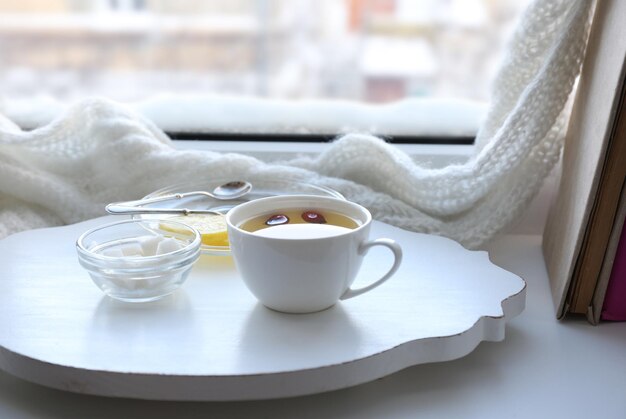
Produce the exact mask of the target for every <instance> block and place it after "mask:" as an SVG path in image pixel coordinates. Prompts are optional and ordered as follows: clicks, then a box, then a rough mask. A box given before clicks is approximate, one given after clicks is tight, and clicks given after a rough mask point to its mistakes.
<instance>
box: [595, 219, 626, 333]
mask: <svg viewBox="0 0 626 419" xmlns="http://www.w3.org/2000/svg"><path fill="white" fill-rule="evenodd" d="M600 318H601V319H602V320H612V321H624V320H626V223H625V224H624V226H623V227H622V233H621V236H620V239H619V244H618V245H617V252H616V253H615V260H614V261H613V267H612V268H611V276H610V278H609V284H608V285H607V289H606V295H605V296H604V303H603V304H602V314H601V315H600Z"/></svg>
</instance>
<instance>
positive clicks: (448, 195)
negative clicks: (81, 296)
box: [0, 0, 592, 248]
mask: <svg viewBox="0 0 626 419" xmlns="http://www.w3.org/2000/svg"><path fill="white" fill-rule="evenodd" d="M591 9H592V2H589V1H586V0H575V1H570V0H550V1H542V0H538V1H535V2H534V3H532V4H531V5H530V7H529V8H528V9H527V11H526V12H525V14H524V16H523V17H522V19H521V21H520V24H519V25H518V27H517V29H516V32H515V33H514V35H513V37H512V40H511V42H510V44H509V49H508V55H507V57H506V59H505V61H504V63H503V65H502V67H501V69H500V71H499V73H498V76H497V77H496V80H495V83H494V90H493V94H492V100H491V104H490V111H489V112H488V115H487V118H486V120H485V121H484V122H483V125H482V128H481V130H480V132H479V133H478V137H477V140H476V146H475V152H474V154H473V156H472V157H471V158H470V159H469V160H468V161H467V162H466V163H465V164H462V165H451V166H448V167H445V168H443V169H427V168H424V167H420V166H418V165H416V164H415V163H413V161H412V160H411V158H410V157H409V156H408V155H406V154H405V153H403V152H402V151H400V150H398V149H397V148H395V147H393V146H392V145H389V144H387V143H385V142H384V141H383V140H381V139H378V138H375V137H373V136H368V135H363V134H350V135H345V136H343V137H342V138H339V139H338V140H337V141H335V142H334V143H333V144H332V145H331V147H329V148H328V149H327V150H326V151H325V152H323V153H322V154H321V155H319V156H317V157H315V158H299V159H295V160H292V161H286V162H282V163H278V164H276V163H275V164H266V163H263V162H261V161H259V160H256V159H254V158H251V157H247V156H243V155H239V154H220V153H215V152H207V151H180V150H175V149H174V147H173V145H172V143H171V141H170V140H169V139H168V138H167V136H166V135H165V134H163V132H162V131H160V130H159V129H158V128H157V127H156V126H154V124H153V123H151V122H150V121H149V120H147V119H145V118H143V117H141V116H140V115H138V114H136V113H134V112H133V111H131V110H130V109H127V108H126V107H124V106H123V105H120V104H117V103H114V102H111V101H108V100H103V99H90V100H86V101H83V102H80V103H78V104H76V105H74V106H73V107H71V108H70V109H69V110H68V111H66V112H65V113H64V114H63V115H62V116H61V117H60V118H58V119H56V120H55V121H53V122H51V123H50V124H48V125H46V126H44V127H41V128H38V129H36V130H33V131H30V132H24V131H22V130H20V129H19V128H18V127H17V126H16V125H15V124H13V123H12V122H11V121H9V120H8V119H7V118H5V117H2V116H1V115H0V238H1V237H4V236H6V235H8V234H11V233H14V232H17V231H20V230H24V229H27V228H34V227H42V226H51V225H60V224H66V223H74V222H78V221H81V220H84V219H88V218H92V217H95V216H100V215H104V210H103V208H104V205H105V204H107V203H109V202H112V201H119V200H126V199H137V198H139V197H141V196H144V195H146V194H148V193H149V192H152V191H154V190H156V189H159V188H162V187H164V186H167V185H170V184H174V183H179V182H181V181H184V180H189V179H194V180H195V179H210V178H211V177H220V178H232V179H237V178H240V177H247V178H256V179H273V178H277V177H278V178H282V179H293V180H306V181H308V182H312V183H316V184H320V185H325V186H329V187H331V188H334V189H336V190H338V191H339V192H341V193H343V194H344V195H345V196H346V197H347V198H348V199H350V200H353V201H355V202H359V203H361V204H363V205H365V206H366V207H368V208H369V209H370V210H371V211H372V213H373V215H374V217H375V218H377V219H379V220H381V221H384V222H387V223H389V224H392V225H396V226H399V227H402V228H405V229H408V230H412V231H418V232H427V233H432V234H438V235H443V236H447V237H450V238H453V239H455V240H457V241H459V242H460V243H462V244H463V245H465V246H467V247H470V248H474V247H478V246H480V245H481V244H483V243H484V242H486V241H487V240H489V239H490V238H492V237H493V236H494V235H495V234H496V233H498V232H499V231H501V230H502V229H503V228H505V227H506V226H507V225H508V224H510V223H511V222H512V221H513V220H514V219H515V218H517V217H518V216H519V214H520V213H521V212H522V211H523V210H524V209H525V208H526V206H527V204H528V203H529V202H530V200H531V199H532V198H533V197H534V196H535V194H536V193H537V191H538V190H539V188H540V187H541V184H542V182H543V180H544V179H545V178H546V176H547V175H548V174H549V172H550V171H551V170H552V168H553V167H554V166H555V164H556V163H557V161H558V159H559V156H560V152H561V149H562V144H563V131H564V126H565V122H566V119H567V116H568V115H569V113H568V106H567V105H568V99H569V97H570V95H571V93H572V90H573V86H574V83H575V80H576V78H577V76H578V74H579V71H580V66H581V62H582V58H583V55H584V49H585V45H586V39H587V33H588V22H589V20H590V19H589V17H590V14H591Z"/></svg>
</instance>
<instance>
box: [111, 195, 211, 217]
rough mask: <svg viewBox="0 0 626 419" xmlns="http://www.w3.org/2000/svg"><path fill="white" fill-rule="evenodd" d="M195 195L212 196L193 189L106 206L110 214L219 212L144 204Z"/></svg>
mask: <svg viewBox="0 0 626 419" xmlns="http://www.w3.org/2000/svg"><path fill="white" fill-rule="evenodd" d="M193 195H207V196H212V195H211V194H209V193H208V192H205V191H193V192H185V193H176V194H171V195H163V196H157V197H154V198H147V199H138V200H136V201H125V202H113V203H111V204H109V205H107V206H106V207H105V209H106V211H107V212H108V213H109V214H219V213H218V212H217V211H211V210H202V209H187V208H149V207H148V208H146V207H143V205H147V204H153V203H155V202H162V201H170V200H173V199H182V198H186V197H188V196H193Z"/></svg>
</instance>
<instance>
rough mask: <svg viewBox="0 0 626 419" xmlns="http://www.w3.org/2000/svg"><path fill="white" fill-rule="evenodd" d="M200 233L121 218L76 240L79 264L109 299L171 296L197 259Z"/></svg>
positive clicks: (174, 224) (166, 223)
mask: <svg viewBox="0 0 626 419" xmlns="http://www.w3.org/2000/svg"><path fill="white" fill-rule="evenodd" d="M200 243H201V237H200V233H199V232H198V231H197V230H196V229H194V228H192V227H190V226H188V225H186V224H183V223H180V222H177V221H170V220H137V219H135V220H125V221H120V222H116V223H112V224H107V225H104V226H100V227H96V228H94V229H91V230H89V231H87V232H85V233H84V234H82V235H81V236H80V237H79V238H78V240H77V241H76V250H77V252H78V261H79V262H80V264H81V265H82V266H83V267H84V268H85V269H86V270H87V272H89V275H90V276H91V279H92V280H93V282H94V283H95V284H96V285H97V286H98V287H99V288H100V289H101V290H102V291H103V292H104V293H105V294H107V295H108V296H110V297H112V298H115V299H117V300H122V301H129V302H143V301H152V300H157V299H159V298H162V297H165V296H166V295H168V294H171V293H172V292H174V291H175V290H176V289H177V288H178V287H180V286H181V285H182V283H183V282H185V280H186V279H187V275H188V274H189V271H190V270H191V268H192V266H193V263H194V262H195V261H196V260H197V259H198V257H199V256H200Z"/></svg>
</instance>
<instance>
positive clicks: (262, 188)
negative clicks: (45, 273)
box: [133, 178, 345, 255]
mask: <svg viewBox="0 0 626 419" xmlns="http://www.w3.org/2000/svg"><path fill="white" fill-rule="evenodd" d="M233 180H234V179H233V178H230V179H211V180H204V181H194V182H184V183H179V184H176V185H172V186H168V187H165V188H162V189H159V190H157V191H154V192H152V193H151V194H149V195H147V196H145V197H144V199H145V198H155V197H158V196H163V195H171V194H176V193H183V192H189V191H212V190H213V189H215V188H216V187H217V186H219V185H223V184H225V183H228V182H231V181H233ZM236 180H245V181H248V182H250V183H251V184H252V190H251V191H250V192H249V193H248V194H246V195H244V196H242V197H240V198H237V199H231V200H219V199H215V198H211V197H208V196H193V197H187V198H183V199H174V200H170V201H163V202H158V203H155V204H151V205H147V207H153V208H189V209H206V210H212V211H216V212H220V213H223V214H226V212H228V211H229V210H230V209H231V208H233V207H235V206H237V205H239V204H242V203H244V202H248V201H252V200H255V199H259V198H265V197H268V196H279V195H318V196H329V197H333V198H339V199H345V197H344V196H343V195H342V194H340V193H339V192H337V191H335V190H333V189H330V188H327V187H325V186H318V185H313V184H311V183H306V182H296V181H287V180H263V179H254V178H251V179H246V178H237V179H236ZM169 217H177V219H179V220H180V216H176V215H171V216H168V215H163V214H158V215H154V214H141V215H134V216H133V218H136V219H143V220H150V219H167V218H169ZM200 249H201V251H202V252H203V253H206V254H212V255H230V247H229V246H212V245H207V244H204V243H202V244H201V245H200Z"/></svg>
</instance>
